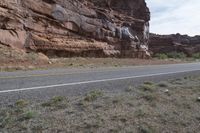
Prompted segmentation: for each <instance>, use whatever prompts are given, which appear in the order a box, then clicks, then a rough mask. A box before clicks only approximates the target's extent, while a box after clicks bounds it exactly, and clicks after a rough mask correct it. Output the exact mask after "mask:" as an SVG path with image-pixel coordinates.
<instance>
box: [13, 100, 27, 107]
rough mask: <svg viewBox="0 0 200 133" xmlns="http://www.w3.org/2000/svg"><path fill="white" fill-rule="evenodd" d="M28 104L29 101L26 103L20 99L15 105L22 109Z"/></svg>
mask: <svg viewBox="0 0 200 133" xmlns="http://www.w3.org/2000/svg"><path fill="white" fill-rule="evenodd" d="M28 104H29V101H26V100H23V99H20V100H18V101H16V103H15V105H16V106H17V107H20V108H22V107H26V106H27V105H28Z"/></svg>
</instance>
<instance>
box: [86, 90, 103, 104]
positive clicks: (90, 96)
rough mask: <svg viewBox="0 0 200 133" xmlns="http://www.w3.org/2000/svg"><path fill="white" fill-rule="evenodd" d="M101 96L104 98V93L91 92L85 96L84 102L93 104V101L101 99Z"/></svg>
mask: <svg viewBox="0 0 200 133" xmlns="http://www.w3.org/2000/svg"><path fill="white" fill-rule="evenodd" d="M101 96H103V92H101V91H91V92H89V93H88V94H87V95H86V96H85V98H84V100H85V101H88V102H91V101H95V100H96V99H97V98H98V97H101Z"/></svg>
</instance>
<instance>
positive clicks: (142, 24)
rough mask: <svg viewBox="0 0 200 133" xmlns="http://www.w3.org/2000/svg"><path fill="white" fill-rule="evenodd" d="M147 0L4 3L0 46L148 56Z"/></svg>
mask: <svg viewBox="0 0 200 133" xmlns="http://www.w3.org/2000/svg"><path fill="white" fill-rule="evenodd" d="M149 20H150V13H149V9H148V7H147V6H146V3H145V1H144V0H1V1H0V44H1V45H7V46H10V47H17V48H20V49H24V50H26V51H35V52H42V53H44V54H46V55H48V56H61V57H71V56H92V57H109V56H115V57H136V56H137V57H146V56H149V53H148V45H147V44H148V40H149Z"/></svg>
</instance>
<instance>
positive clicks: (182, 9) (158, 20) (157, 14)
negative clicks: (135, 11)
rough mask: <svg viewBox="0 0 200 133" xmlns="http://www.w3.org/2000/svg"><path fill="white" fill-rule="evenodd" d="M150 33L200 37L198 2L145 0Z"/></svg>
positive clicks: (199, 4) (198, 0)
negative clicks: (149, 13) (148, 12)
mask: <svg viewBox="0 0 200 133" xmlns="http://www.w3.org/2000/svg"><path fill="white" fill-rule="evenodd" d="M146 2H147V4H148V6H149V8H150V10H151V28H150V29H151V32H153V33H159V34H172V33H181V34H189V35H200V0H146Z"/></svg>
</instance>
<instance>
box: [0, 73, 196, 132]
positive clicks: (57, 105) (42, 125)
mask: <svg viewBox="0 0 200 133" xmlns="http://www.w3.org/2000/svg"><path fill="white" fill-rule="evenodd" d="M199 81H200V77H192V76H188V77H183V78H181V79H173V80H168V81H162V82H159V83H154V82H151V81H144V83H143V84H142V85H140V86H129V87H128V88H126V89H125V90H124V91H122V92H121V93H107V92H103V91H101V90H98V89H95V91H91V92H88V93H86V94H85V95H82V96H77V97H73V98H71V97H62V96H55V97H53V98H51V99H49V100H46V101H43V102H40V103H33V102H31V101H28V100H26V99H21V100H18V101H16V103H15V104H13V105H10V106H6V107H3V108H1V109H0V131H1V132H3V133H4V132H15V133H18V132H38V133H39V132H48V133H55V132H114V133H115V132H127V133H131V132H133V133H160V132H181V133H190V132H191V133H197V132H198V131H199V129H200V126H199V123H200V112H199V110H200V106H199V105H200V89H199V88H200V82H199Z"/></svg>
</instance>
